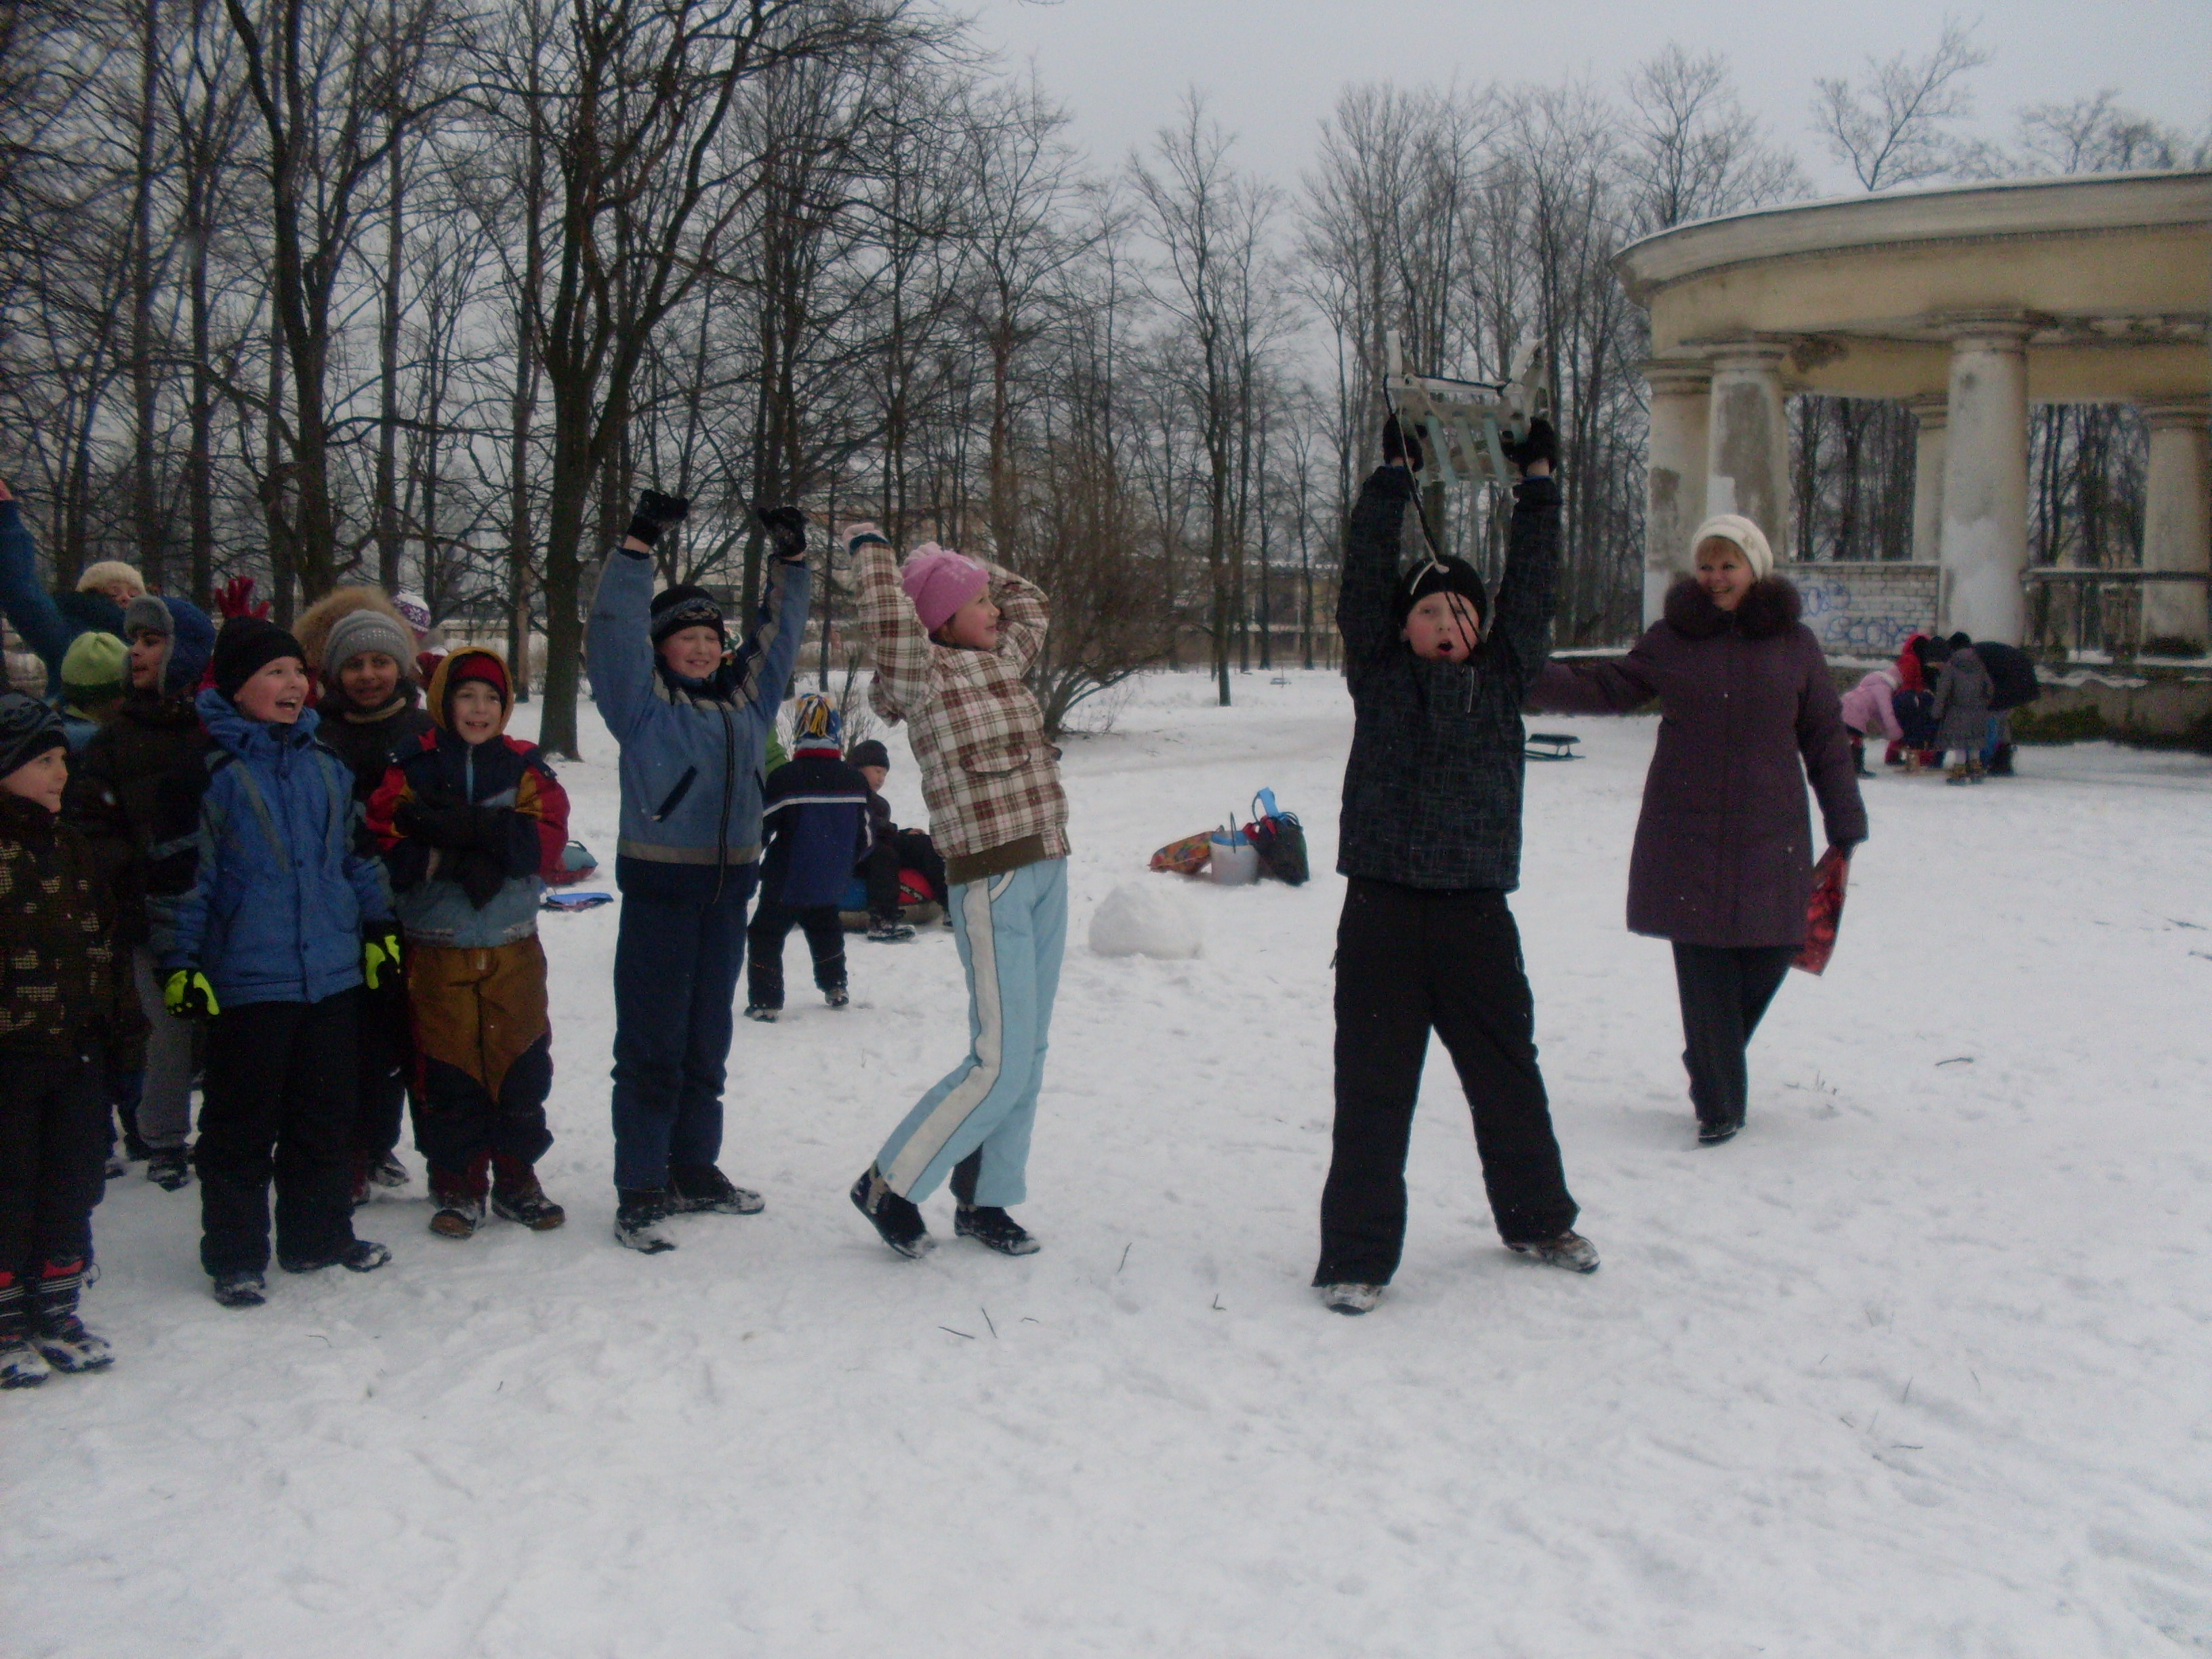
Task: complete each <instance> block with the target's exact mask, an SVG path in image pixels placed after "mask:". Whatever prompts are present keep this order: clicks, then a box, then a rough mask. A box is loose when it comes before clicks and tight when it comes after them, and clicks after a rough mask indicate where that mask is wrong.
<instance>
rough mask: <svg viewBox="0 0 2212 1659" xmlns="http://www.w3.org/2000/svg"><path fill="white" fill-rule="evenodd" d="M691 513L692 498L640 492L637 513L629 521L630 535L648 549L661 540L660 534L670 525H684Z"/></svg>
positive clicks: (654, 491) (655, 490) (647, 491)
mask: <svg viewBox="0 0 2212 1659" xmlns="http://www.w3.org/2000/svg"><path fill="white" fill-rule="evenodd" d="M690 511H691V502H690V498H688V497H686V496H683V495H662V494H661V493H660V492H659V490H657V489H643V490H640V491H639V492H638V497H637V512H636V513H635V515H634V516H633V517H632V518H631V520H630V521H629V534H631V535H633V536H635V537H636V538H638V540H640V541H641V542H643V543H644V544H646V545H647V547H652V546H653V545H654V544H657V543H658V542H659V540H660V532H662V531H664V530H665V529H666V528H667V527H668V526H670V525H672V524H682V523H683V522H684V519H685V518H686V517H687V516H688V515H689V514H690Z"/></svg>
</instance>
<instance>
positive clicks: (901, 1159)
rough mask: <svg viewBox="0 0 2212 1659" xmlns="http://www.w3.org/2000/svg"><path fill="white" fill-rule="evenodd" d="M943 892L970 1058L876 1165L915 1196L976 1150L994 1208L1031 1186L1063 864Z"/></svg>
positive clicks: (1060, 947) (1061, 920)
mask: <svg viewBox="0 0 2212 1659" xmlns="http://www.w3.org/2000/svg"><path fill="white" fill-rule="evenodd" d="M951 911H952V928H953V933H954V934H955V936H956V937H957V939H958V940H959V944H960V963H961V966H962V967H963V968H964V969H966V970H967V973H968V1037H969V1050H968V1054H967V1056H966V1057H965V1058H964V1059H963V1060H961V1062H960V1063H959V1064H958V1065H957V1066H954V1067H953V1068H952V1070H951V1073H949V1074H947V1075H946V1076H945V1078H944V1079H942V1080H941V1081H939V1083H938V1085H937V1086H936V1087H934V1088H933V1089H932V1090H931V1091H929V1092H928V1093H927V1094H926V1095H924V1096H923V1097H921V1099H920V1100H918V1101H916V1102H915V1105H914V1109H913V1110H911V1111H909V1112H908V1114H907V1115H906V1117H905V1119H904V1121H902V1122H901V1123H900V1124H899V1126H898V1127H897V1128H896V1129H894V1130H893V1131H892V1132H891V1137H890V1139H889V1140H886V1141H885V1142H884V1149H883V1151H882V1152H878V1154H877V1155H876V1167H877V1168H878V1169H879V1170H882V1171H883V1173H884V1180H885V1181H887V1182H889V1183H890V1187H891V1189H892V1190H893V1191H895V1192H896V1193H898V1194H902V1196H904V1197H906V1198H908V1199H912V1200H916V1201H919V1200H921V1199H924V1198H927V1196H928V1195H929V1194H931V1193H933V1192H934V1191H935V1190H936V1189H937V1186H938V1183H939V1182H941V1181H943V1180H944V1179H945V1176H947V1175H948V1174H950V1173H951V1169H952V1166H953V1165H954V1164H957V1163H959V1162H960V1160H961V1159H962V1158H966V1157H967V1156H968V1154H969V1153H970V1152H974V1151H975V1149H976V1148H977V1147H979V1146H980V1147H981V1148H982V1151H983V1158H982V1167H981V1170H980V1171H979V1173H978V1175H977V1176H976V1181H975V1202H976V1203H977V1204H979V1205H987V1206H999V1207H1001V1208H1003V1207H1004V1206H1007V1205H1010V1204H1018V1203H1020V1202H1021V1201H1022V1200H1023V1198H1024V1196H1026V1194H1027V1193H1028V1190H1029V1189H1028V1186H1027V1182H1026V1171H1027V1169H1028V1166H1029V1155H1030V1128H1031V1127H1032V1125H1033V1124H1034V1123H1035V1121H1036V1103H1037V1090H1038V1087H1039V1085H1042V1082H1043V1080H1044V1056H1045V1048H1046V1040H1047V1038H1048V1036H1049V1034H1050V1031H1051V1028H1052V1004H1053V998H1054V995H1055V994H1057V993H1058V992H1059V989H1060V956H1061V953H1062V952H1063V951H1065V949H1066V945H1067V860H1066V859H1048V860H1045V861H1044V862H1042V863H1039V864H1028V865H1024V866H1022V867H1021V868H1020V869H1018V870H1016V871H1014V872H1012V873H1010V874H1007V875H1003V876H993V877H990V878H987V880H983V881H972V882H963V883H962V884H959V885H958V886H956V887H954V888H953V889H952V891H951Z"/></svg>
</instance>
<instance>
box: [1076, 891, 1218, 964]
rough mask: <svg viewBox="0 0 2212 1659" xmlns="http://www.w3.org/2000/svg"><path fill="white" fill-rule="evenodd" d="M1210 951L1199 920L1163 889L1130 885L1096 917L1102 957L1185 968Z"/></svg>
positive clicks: (1096, 947)
mask: <svg viewBox="0 0 2212 1659" xmlns="http://www.w3.org/2000/svg"><path fill="white" fill-rule="evenodd" d="M1205 945H1206V941H1205V938H1204V936H1203V934H1202V933H1201V932H1200V928H1199V925H1198V916H1197V915H1196V914H1195V913H1194V911H1192V910H1191V908H1189V907H1188V905H1186V904H1185V903H1183V902H1182V900H1181V899H1179V898H1177V897H1176V896H1175V895H1174V894H1173V893H1171V892H1170V891H1169V890H1167V889H1166V888H1164V887H1162V886H1159V885H1158V884H1149V883H1148V884H1139V883H1135V882H1124V883H1123V884H1121V886H1119V887H1116V888H1115V890H1113V891H1112V892H1110V893H1109V894H1107V895H1106V896H1105V898H1104V899H1103V901H1102V902H1100V904H1099V906H1098V908H1097V909H1096V910H1094V911H1092V912H1091V949H1092V950H1093V951H1096V952H1097V954H1098V955H1100V956H1102V957H1160V958H1161V959H1162V960H1164V961H1168V962H1182V961H1186V960H1188V958H1190V957H1194V956H1198V955H1200V954H1201V953H1202V952H1203V951H1204V949H1205Z"/></svg>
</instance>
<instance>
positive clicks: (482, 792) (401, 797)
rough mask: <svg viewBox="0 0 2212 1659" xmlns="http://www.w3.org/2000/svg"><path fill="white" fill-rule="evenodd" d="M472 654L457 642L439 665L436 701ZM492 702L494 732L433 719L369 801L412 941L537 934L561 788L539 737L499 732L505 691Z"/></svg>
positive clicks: (485, 946) (464, 943)
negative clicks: (468, 731)
mask: <svg viewBox="0 0 2212 1659" xmlns="http://www.w3.org/2000/svg"><path fill="white" fill-rule="evenodd" d="M477 654H482V655H485V656H489V655H491V653H489V652H484V653H478V652H477V648H476V647H472V646H463V647H461V648H460V649H459V651H456V652H455V653H453V655H451V656H449V657H447V659H445V660H444V661H443V662H441V663H440V664H439V665H438V670H437V673H436V676H435V678H433V679H432V681H431V692H432V697H433V702H434V706H435V707H437V708H444V707H445V695H446V688H447V685H448V684H453V683H455V682H453V679H452V676H453V674H454V672H455V671H456V670H457V669H459V668H460V667H462V666H464V665H466V663H467V662H468V659H469V658H470V657H471V656H472V655H477ZM505 667H506V665H505V664H504V663H503V662H502V663H501V671H502V672H503V671H504V670H505ZM513 713H514V704H513V701H512V699H510V698H508V697H507V696H501V715H500V729H499V731H498V732H496V733H495V734H494V735H493V736H491V737H489V738H485V739H484V740H483V742H482V743H476V744H472V743H470V742H469V741H467V739H465V738H463V737H462V736H461V735H460V734H459V732H454V731H452V730H450V729H448V728H447V727H446V726H443V725H441V724H438V723H436V722H433V724H432V726H431V728H430V730H428V732H424V733H423V734H422V736H421V737H418V738H416V739H415V742H414V744H413V746H412V748H411V749H410V752H408V753H407V754H405V755H403V756H401V757H399V759H398V761H397V762H395V763H393V764H392V766H391V767H390V768H389V769H387V770H386V773H385V775H384V781H383V782H382V784H380V786H379V787H378V788H377V791H376V793H375V795H374V798H373V799H371V800H370V802H369V805H368V828H369V832H370V834H371V835H373V836H374V837H375V839H376V842H377V845H378V846H379V847H380V848H383V849H384V861H385V866H386V869H387V870H389V872H391V876H392V890H393V891H394V892H395V893H396V894H397V895H398V899H397V906H398V912H399V921H400V926H401V927H404V928H405V929H406V932H407V937H408V938H409V939H410V940H416V941H419V942H420V943H422V944H424V945H439V946H441V947H443V948H446V949H448V950H490V949H495V948H497V947H499V946H501V945H513V944H516V943H518V942H519V941H520V940H522V939H529V938H531V937H532V936H533V935H534V934H535V933H537V932H538V897H539V896H540V895H541V894H543V893H544V890H545V878H546V877H548V876H551V875H557V874H559V873H560V870H561V854H562V852H563V851H564V850H566V848H567V847H568V793H567V792H566V791H565V790H563V789H562V787H561V784H560V781H559V780H558V779H557V778H556V777H555V776H554V775H553V769H552V768H551V767H550V766H549V765H547V764H546V763H545V757H544V754H543V753H542V752H541V751H540V750H539V749H538V745H537V744H532V743H525V742H523V741H522V739H521V738H510V737H508V736H507V720H509V719H511V718H512V717H513ZM456 809H459V810H456Z"/></svg>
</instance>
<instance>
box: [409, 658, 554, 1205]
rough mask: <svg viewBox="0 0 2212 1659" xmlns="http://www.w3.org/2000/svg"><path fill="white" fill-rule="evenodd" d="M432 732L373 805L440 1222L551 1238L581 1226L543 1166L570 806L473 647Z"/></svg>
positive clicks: (499, 680) (449, 681)
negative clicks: (552, 880) (516, 727)
mask: <svg viewBox="0 0 2212 1659" xmlns="http://www.w3.org/2000/svg"><path fill="white" fill-rule="evenodd" d="M429 705H430V719H431V720H432V722H433V729H432V730H430V731H429V732H425V733H424V734H423V735H422V737H421V738H418V739H417V740H416V748H415V751H414V752H413V753H412V754H409V755H405V756H403V757H401V758H400V759H399V760H398V761H397V762H395V763H393V764H392V767H391V769H389V770H388V771H386V774H385V775H384V782H383V784H382V785H381V786H380V787H379V788H378V790H377V792H376V795H375V798H374V800H372V801H371V802H370V804H369V812H368V822H369V828H370V829H372V830H374V832H375V835H376V838H377V841H378V842H379V843H380V845H381V846H382V847H383V848H384V849H385V863H386V866H388V867H389V868H390V870H391V872H392V885H393V887H394V889H395V890H397V891H398V911H399V923H400V927H402V929H403V930H404V932H405V934H406V939H407V1003H408V1007H409V1010H410V1013H411V1014H412V1016H413V1027H414V1035H415V1044H414V1047H415V1092H416V1102H417V1110H416V1126H415V1133H416V1146H417V1148H418V1149H419V1150H420V1151H421V1152H422V1157H423V1158H424V1160H425V1161H426V1162H427V1163H428V1164H429V1180H430V1197H431V1200H432V1201H433V1202H434V1203H435V1204H436V1206H437V1210H436V1212H435V1214H433V1215H432V1216H431V1218H430V1231H432V1232H434V1233H436V1234H438V1235H440V1236H441V1237H445V1238H467V1237H471V1236H472V1235H473V1234H474V1233H475V1232H476V1231H477V1228H478V1227H480V1226H482V1225H483V1219H484V1206H485V1203H486V1200H487V1199H489V1203H490V1206H491V1209H492V1212H493V1213H495V1214H496V1215H498V1216H500V1217H501V1218H504V1219H506V1220H508V1221H515V1222H520V1223H521V1224H522V1225H524V1226H526V1227H528V1228H530V1229H531V1230H532V1231H534V1232H544V1231H548V1230H550V1229H551V1228H554V1227H557V1226H559V1225H561V1224H562V1222H563V1221H565V1220H567V1219H568V1215H567V1212H564V1211H563V1210H562V1207H561V1206H559V1205H558V1204H556V1203H555V1202H553V1200H551V1199H550V1198H548V1197H546V1196H545V1191H544V1188H542V1187H540V1186H539V1185H538V1172H537V1169H536V1165H537V1163H538V1159H539V1158H543V1157H544V1156H545V1152H546V1149H547V1148H548V1147H550V1146H552V1144H553V1135H552V1132H551V1131H550V1130H549V1129H548V1128H547V1127H546V1125H545V1099H546V1097H547V1096H548V1095H549V1094H550V1093H551V1092H552V1089H553V1032H552V1025H551V1023H550V1019H549V1018H548V1015H547V1012H546V1001H545V952H544V949H543V948H542V947H541V946H540V945H539V944H538V895H539V894H541V893H542V892H544V889H545V878H546V877H547V876H550V875H554V874H556V873H558V872H559V871H560V868H561V854H562V849H563V848H565V847H567V845H568V796H567V794H566V793H563V792H562V788H561V785H560V783H559V782H558V781H556V779H555V778H554V776H553V770H552V769H551V768H550V767H549V766H548V765H546V763H545V760H544V756H543V755H541V754H540V753H539V752H538V748H537V746H536V745H535V744H527V743H524V742H523V741H521V740H520V738H510V737H507V735H505V733H506V731H507V719H508V716H510V715H511V714H513V712H514V697H513V690H512V689H511V687H510V684H509V681H508V679H507V660H506V659H505V658H503V657H501V655H500V654H499V653H497V652H495V651H487V650H484V649H483V648H482V647H477V646H464V647H461V648H460V649H459V650H458V651H456V652H454V653H453V654H452V655H451V656H448V657H447V658H445V659H442V660H441V662H440V663H439V664H438V666H437V669H436V671H435V673H434V674H433V675H432V677H431V680H430V693H429Z"/></svg>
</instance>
